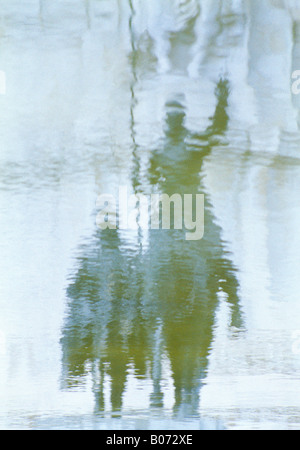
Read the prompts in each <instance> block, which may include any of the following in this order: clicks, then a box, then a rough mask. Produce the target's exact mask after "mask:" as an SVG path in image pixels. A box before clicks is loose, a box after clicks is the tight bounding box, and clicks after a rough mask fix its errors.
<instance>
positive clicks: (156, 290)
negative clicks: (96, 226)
mask: <svg viewBox="0 0 300 450" xmlns="http://www.w3.org/2000/svg"><path fill="white" fill-rule="evenodd" d="M228 90H229V86H228V82H227V81H223V80H220V82H219V83H218V85H217V88H216V95H217V107H216V110H215V114H214V116H213V118H212V120H211V125H210V126H209V127H208V128H207V130H205V131H203V132H202V133H199V134H198V135H193V136H192V139H190V140H192V142H193V146H190V145H189V144H187V142H188V141H189V139H188V138H189V137H190V136H189V132H188V130H187V129H186V128H185V125H184V119H185V111H184V107H183V105H182V104H181V103H179V102H178V101H173V102H170V103H168V104H167V105H166V120H165V136H164V140H163V143H162V146H161V148H158V149H156V150H155V151H153V154H152V156H151V158H150V164H149V169H148V180H149V186H150V187H151V189H153V187H155V188H156V190H158V191H159V192H164V193H169V194H172V193H175V192H176V193H181V194H183V193H187V192H188V193H196V192H201V189H202V183H201V166H202V162H203V157H204V156H206V155H207V154H208V153H209V152H210V150H211V147H212V146H213V145H214V144H213V143H214V142H218V141H219V139H220V137H221V135H222V134H224V132H225V131H226V128H227V122H228V116H227V113H226V107H227V99H228ZM179 97H180V96H179ZM224 151H226V147H224ZM135 179H136V176H135ZM161 180H163V181H161ZM206 206H207V207H206V217H205V237H204V239H203V240H202V241H199V242H198V241H196V242H187V241H186V240H185V238H184V234H183V232H182V231H177V230H176V231H175V230H170V231H167V230H163V231H162V230H161V231H155V230H151V231H148V236H147V243H146V244H143V237H141V236H140V238H138V239H137V241H136V244H135V245H133V244H132V243H131V242H130V241H129V242H128V243H127V244H126V243H125V245H124V242H122V241H123V240H124V239H126V232H125V233H124V232H123V231H122V232H118V231H113V230H106V231H101V232H100V231H99V232H97V233H96V234H95V236H94V238H93V239H92V240H91V242H90V243H89V244H87V245H86V246H85V247H83V248H82V249H81V256H80V257H79V258H78V263H77V264H78V271H77V273H76V274H75V276H74V277H73V279H72V281H71V283H70V286H69V288H68V298H69V311H68V318H67V321H66V324H65V327H64V330H63V338H62V345H63V366H64V384H65V386H70V387H71V386H73V384H74V383H75V384H76V383H77V382H78V381H80V378H81V377H83V376H84V375H85V374H86V372H87V371H88V370H90V369H89V368H90V367H93V366H97V369H98V370H94V371H93V376H94V377H95V379H94V393H95V398H96V410H97V411H105V408H106V405H105V402H104V397H105V395H104V389H105V387H104V382H103V380H104V379H105V375H106V374H109V376H110V378H111V396H110V402H111V407H112V411H113V413H116V412H117V411H122V405H123V404H122V397H123V395H124V391H125V390H126V382H127V375H128V369H129V367H131V364H133V366H134V371H135V376H136V377H139V378H145V379H147V378H148V377H150V379H151V380H152V393H151V396H150V406H151V407H163V406H164V388H163V386H162V381H163V380H162V379H161V377H162V366H163V364H165V362H164V361H165V359H166V358H167V359H168V360H169V362H170V367H171V375H172V378H173V383H174V388H175V400H174V412H175V413H176V414H179V415H180V416H181V417H190V416H193V415H197V414H198V409H199V396H200V389H201V384H202V382H203V379H204V378H205V374H206V369H207V364H208V355H209V351H210V347H211V342H212V337H213V327H214V319H215V311H216V308H217V305H218V301H219V296H218V295H219V293H220V291H222V292H223V293H225V294H226V295H227V297H228V302H229V303H230V305H231V309H232V324H233V325H234V326H236V327H239V326H240V325H241V317H240V312H239V306H238V296H237V281H236V278H235V270H234V268H233V267H232V265H231V264H230V262H229V260H228V259H227V258H226V255H225V253H224V250H223V246H222V242H221V239H220V230H219V229H218V227H217V226H216V225H215V224H214V220H213V217H212V216H211V213H210V212H209V207H208V205H206ZM143 232H145V231H144V230H139V234H142V233H143ZM127 233H128V234H130V231H128V232H127ZM143 245H145V247H146V249H144V248H143ZM141 395H145V394H141ZM145 402H146V403H147V401H146V399H145Z"/></svg>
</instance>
